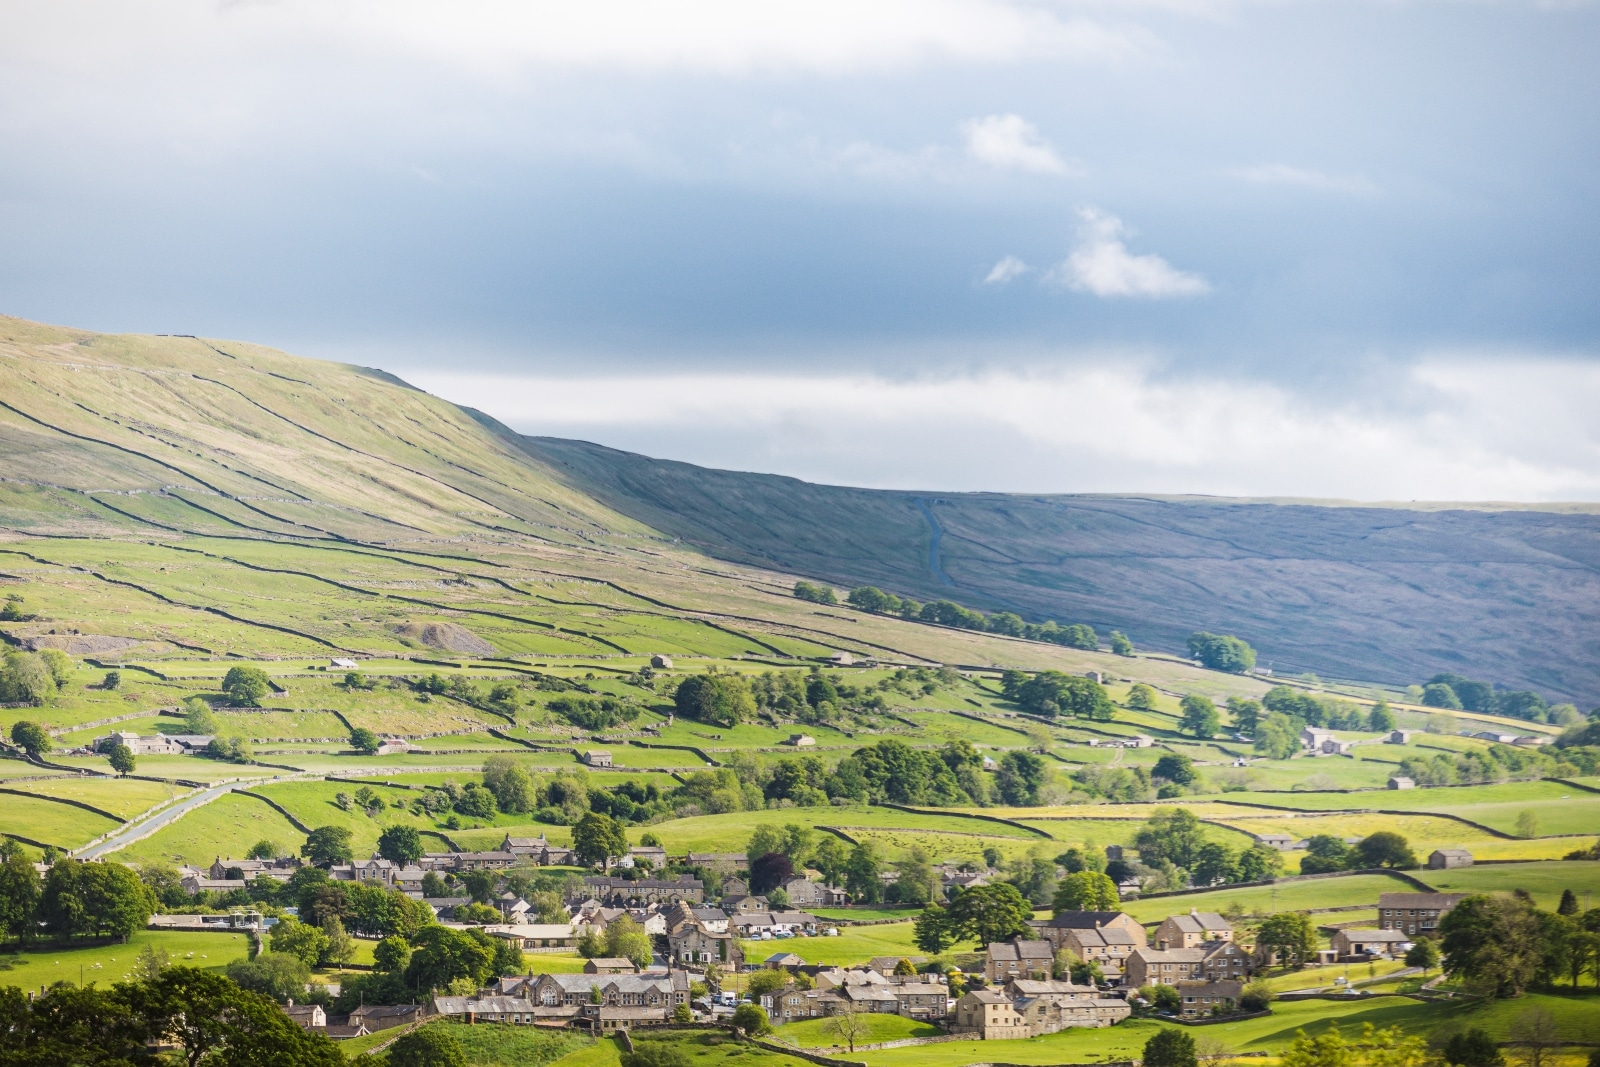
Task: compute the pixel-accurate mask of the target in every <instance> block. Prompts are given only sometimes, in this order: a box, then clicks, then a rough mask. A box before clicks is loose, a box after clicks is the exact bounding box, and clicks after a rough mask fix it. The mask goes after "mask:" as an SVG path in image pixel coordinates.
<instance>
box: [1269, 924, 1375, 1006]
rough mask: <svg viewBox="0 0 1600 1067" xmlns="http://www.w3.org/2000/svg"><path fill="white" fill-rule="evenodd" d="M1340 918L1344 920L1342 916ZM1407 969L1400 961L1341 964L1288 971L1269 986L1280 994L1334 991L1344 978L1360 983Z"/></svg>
mask: <svg viewBox="0 0 1600 1067" xmlns="http://www.w3.org/2000/svg"><path fill="white" fill-rule="evenodd" d="M1340 918H1343V916H1342V915H1341V916H1340ZM1405 969H1406V965H1405V964H1404V963H1403V962H1401V961H1399V960H1374V961H1372V962H1371V963H1339V964H1334V965H1332V966H1328V967H1307V968H1306V969H1305V970H1303V971H1288V972H1287V973H1284V974H1279V975H1274V976H1273V977H1271V978H1268V979H1267V980H1266V981H1267V984H1268V985H1269V986H1271V987H1272V988H1273V989H1275V990H1276V991H1278V992H1279V993H1287V992H1290V991H1291V990H1296V989H1324V988H1327V989H1330V990H1331V989H1332V987H1333V984H1334V979H1336V978H1344V979H1347V980H1348V981H1351V982H1360V981H1364V980H1365V979H1368V978H1382V977H1384V976H1386V975H1390V974H1393V973H1394V972H1396V971H1402V970H1405Z"/></svg>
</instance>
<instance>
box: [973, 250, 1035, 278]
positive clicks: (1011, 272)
mask: <svg viewBox="0 0 1600 1067" xmlns="http://www.w3.org/2000/svg"><path fill="white" fill-rule="evenodd" d="M1032 269H1033V268H1032V267H1030V266H1028V265H1027V264H1026V263H1024V262H1022V260H1020V259H1018V258H1017V257H1016V256H1006V257H1005V258H1004V259H1002V260H1001V261H1000V262H998V263H996V264H995V265H994V267H993V269H991V270H990V271H989V274H988V277H986V278H984V279H983V284H984V285H1004V284H1006V283H1007V282H1009V281H1011V280H1012V279H1014V278H1019V277H1021V276H1022V275H1024V274H1026V273H1028V272H1029V271H1030V270H1032Z"/></svg>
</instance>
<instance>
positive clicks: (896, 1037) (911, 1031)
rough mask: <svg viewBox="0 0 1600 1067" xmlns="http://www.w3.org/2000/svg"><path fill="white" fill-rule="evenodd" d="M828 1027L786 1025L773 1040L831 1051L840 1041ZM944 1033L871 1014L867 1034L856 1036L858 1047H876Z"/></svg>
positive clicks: (805, 1022) (808, 1022) (816, 1022)
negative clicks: (887, 1042) (878, 1044)
mask: <svg viewBox="0 0 1600 1067" xmlns="http://www.w3.org/2000/svg"><path fill="white" fill-rule="evenodd" d="M827 1024H828V1020H826V1019H802V1020H801V1021H799V1022H794V1023H786V1024H785V1025H783V1026H780V1027H778V1028H777V1029H776V1030H774V1032H773V1038H774V1040H777V1041H784V1042H788V1043H789V1044H793V1045H799V1046H800V1047H801V1048H806V1049H813V1048H828V1047H830V1046H832V1045H833V1044H834V1043H836V1042H837V1041H838V1040H839V1038H838V1036H837V1035H834V1034H830V1033H828V1032H827ZM943 1032H944V1031H942V1030H940V1029H939V1028H938V1027H937V1026H933V1025H932V1024H930V1023H924V1022H918V1021H917V1020H915V1019H908V1018H906V1017H905V1016H903V1015H868V1016H867V1027H866V1032H865V1033H862V1034H860V1035H859V1036H857V1038H856V1044H858V1045H873V1044H877V1043H879V1042H882V1041H900V1040H903V1039H905V1038H908V1037H934V1036H937V1035H938V1034H941V1033H943Z"/></svg>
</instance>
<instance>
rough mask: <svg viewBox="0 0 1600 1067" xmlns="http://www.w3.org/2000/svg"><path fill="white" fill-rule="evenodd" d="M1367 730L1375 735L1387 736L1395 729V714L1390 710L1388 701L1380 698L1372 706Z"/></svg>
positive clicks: (1368, 716) (1368, 714) (1368, 715)
mask: <svg viewBox="0 0 1600 1067" xmlns="http://www.w3.org/2000/svg"><path fill="white" fill-rule="evenodd" d="M1367 729H1369V730H1371V731H1372V732H1373V733H1375V734H1386V733H1388V732H1389V731H1390V730H1393V729H1394V712H1393V711H1391V710H1390V708H1389V702H1388V701H1387V700H1384V699H1382V698H1381V697H1380V698H1379V700H1378V702H1377V703H1376V704H1374V705H1372V710H1371V711H1369V712H1367Z"/></svg>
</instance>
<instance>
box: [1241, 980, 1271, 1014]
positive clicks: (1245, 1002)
mask: <svg viewBox="0 0 1600 1067" xmlns="http://www.w3.org/2000/svg"><path fill="white" fill-rule="evenodd" d="M1277 995H1278V994H1277V992H1276V991H1275V990H1274V989H1273V988H1272V985H1271V984H1270V983H1268V982H1266V981H1264V980H1262V979H1257V980H1255V981H1254V982H1251V983H1250V984H1249V985H1247V986H1245V987H1244V993H1243V994H1242V995H1241V996H1240V997H1239V1010H1240V1011H1245V1012H1257V1011H1266V1010H1267V1008H1268V1007H1269V1006H1270V1005H1271V1004H1272V1002H1273V1000H1274V999H1276V997H1277Z"/></svg>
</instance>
